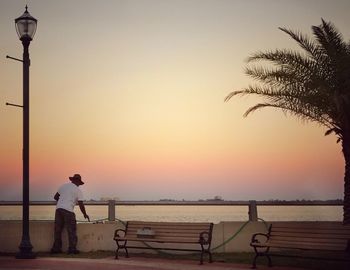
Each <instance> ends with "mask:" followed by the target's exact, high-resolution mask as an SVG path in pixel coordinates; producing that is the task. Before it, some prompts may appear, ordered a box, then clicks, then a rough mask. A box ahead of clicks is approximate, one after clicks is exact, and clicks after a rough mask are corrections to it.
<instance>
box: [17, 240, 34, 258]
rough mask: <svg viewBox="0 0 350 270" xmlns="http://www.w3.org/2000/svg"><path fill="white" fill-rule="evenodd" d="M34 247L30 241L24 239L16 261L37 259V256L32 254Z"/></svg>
mask: <svg viewBox="0 0 350 270" xmlns="http://www.w3.org/2000/svg"><path fill="white" fill-rule="evenodd" d="M32 249H33V246H32V244H31V243H30V241H29V240H26V239H22V242H21V244H20V245H19V252H18V253H17V254H16V256H15V257H16V259H35V258H36V254H35V253H34V252H32Z"/></svg>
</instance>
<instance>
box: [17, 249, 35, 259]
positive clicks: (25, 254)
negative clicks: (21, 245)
mask: <svg viewBox="0 0 350 270" xmlns="http://www.w3.org/2000/svg"><path fill="white" fill-rule="evenodd" d="M15 258H16V259H35V258H36V254H35V253H34V252H32V251H22V250H21V251H20V252H18V253H17V254H16V256H15Z"/></svg>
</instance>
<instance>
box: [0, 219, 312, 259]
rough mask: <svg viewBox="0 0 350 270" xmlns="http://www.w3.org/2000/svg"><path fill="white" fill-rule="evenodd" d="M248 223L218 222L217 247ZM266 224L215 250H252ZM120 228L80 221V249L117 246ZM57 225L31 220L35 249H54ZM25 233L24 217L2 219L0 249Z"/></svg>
mask: <svg viewBox="0 0 350 270" xmlns="http://www.w3.org/2000/svg"><path fill="white" fill-rule="evenodd" d="M293 223H300V222H293ZM303 223H312V222H303ZM313 223H315V222H313ZM315 224H316V223H315ZM244 225H245V222H221V223H219V224H215V225H214V230H213V240H212V248H215V247H216V246H218V245H220V244H221V243H223V242H224V241H225V240H227V239H228V238H230V237H231V236H232V235H234V234H235V233H236V232H237V231H238V230H239V229H241V228H242V226H244ZM266 225H267V224H265V223H263V222H249V223H247V224H246V225H245V226H244V228H243V229H242V230H241V232H240V233H238V234H237V236H236V237H235V238H234V239H233V240H232V241H230V242H228V243H227V244H225V245H224V246H222V247H220V248H218V249H215V250H214V252H237V251H248V252H250V251H252V248H251V247H250V246H249V243H250V240H251V236H252V234H253V233H256V232H266V231H267V229H266ZM117 228H123V225H122V224H121V223H118V222H111V223H105V224H90V223H86V224H85V223H83V224H78V249H79V250H81V251H85V252H86V251H96V250H115V247H116V245H115V242H114V240H113V236H114V231H115V230H116V229H117ZM53 229H54V222H53V221H31V222H30V240H31V243H32V245H33V247H34V248H33V251H35V252H40V251H41V252H43V251H44V252H47V251H49V250H50V249H51V246H52V243H53V231H54V230H53ZM21 236H22V223H21V222H20V221H0V252H17V251H18V245H19V244H20V241H21ZM62 240H63V250H66V249H67V233H66V232H65V231H64V233H63V235H62ZM152 246H153V244H152ZM141 251H142V250H141ZM131 252H137V250H131ZM142 252H144V251H142Z"/></svg>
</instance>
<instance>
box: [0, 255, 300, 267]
mask: <svg viewBox="0 0 350 270" xmlns="http://www.w3.org/2000/svg"><path fill="white" fill-rule="evenodd" d="M0 269H1V270H18V269H23V270H64V269H69V270H83V269H84V270H96V269H103V270H112V269H113V270H151V269H153V270H209V269H210V270H247V269H250V265H239V264H230V263H220V262H214V263H211V264H209V263H204V264H203V265H198V262H196V261H189V260H169V259H168V260H167V259H155V258H141V257H138V258H128V259H126V258H121V259H119V260H114V258H112V257H110V258H106V259H81V258H76V259H75V258H36V259H33V260H21V259H15V258H13V257H0ZM267 269H269V270H271V268H268V267H264V266H258V270H267ZM273 270H297V268H289V267H278V266H274V267H273ZM299 270H300V268H299Z"/></svg>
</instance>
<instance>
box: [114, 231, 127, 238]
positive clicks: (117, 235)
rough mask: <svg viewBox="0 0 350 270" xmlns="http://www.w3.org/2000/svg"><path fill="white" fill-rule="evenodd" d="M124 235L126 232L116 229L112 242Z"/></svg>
mask: <svg viewBox="0 0 350 270" xmlns="http://www.w3.org/2000/svg"><path fill="white" fill-rule="evenodd" d="M125 235H126V230H123V229H117V230H115V232H114V240H115V239H116V238H119V237H125Z"/></svg>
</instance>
